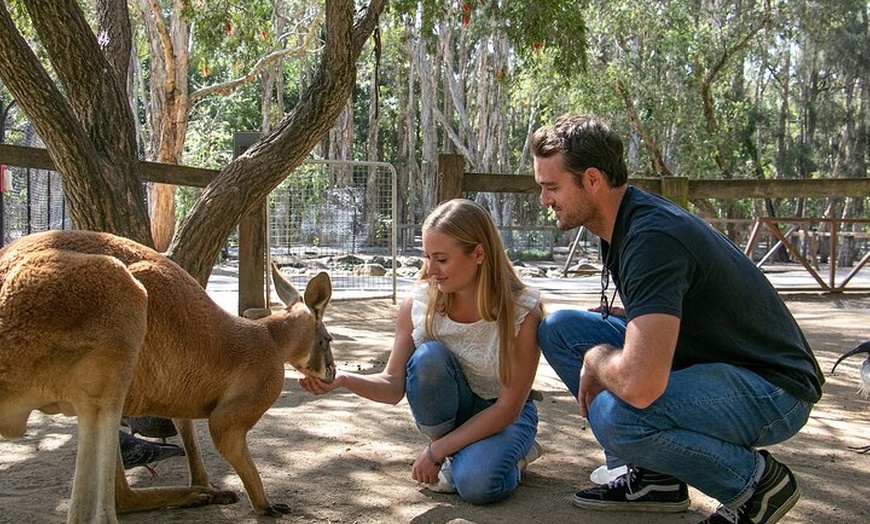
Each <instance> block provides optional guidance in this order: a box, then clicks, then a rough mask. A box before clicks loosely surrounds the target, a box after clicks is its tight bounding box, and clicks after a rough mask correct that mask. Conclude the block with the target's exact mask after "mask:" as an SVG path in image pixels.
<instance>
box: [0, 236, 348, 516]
mask: <svg viewBox="0 0 870 524" xmlns="http://www.w3.org/2000/svg"><path fill="white" fill-rule="evenodd" d="M271 269H272V271H271V272H272V278H273V280H274V282H275V288H276V290H277V291H278V296H279V297H280V298H281V300H282V301H283V302H284V304H285V305H286V308H285V309H283V310H281V311H279V312H275V313H274V314H270V315H268V316H265V317H263V318H258V319H256V320H250V319H247V318H241V317H237V316H234V315H232V314H230V313H227V312H226V311H224V310H223V309H222V308H221V307H220V306H218V305H217V304H216V303H215V302H214V301H213V300H212V299H211V298H210V297H209V296H208V294H207V293H206V292H205V290H204V289H203V288H202V287H201V286H200V285H199V284H198V283H197V282H196V280H194V279H193V278H192V277H191V276H190V275H189V274H188V273H187V272H185V271H184V270H183V269H182V268H181V267H180V266H178V265H177V264H175V263H174V262H172V261H171V260H170V259H169V258H167V257H165V256H164V255H162V254H160V253H158V252H156V251H154V250H153V249H150V248H148V247H146V246H143V245H141V244H138V243H136V242H133V241H131V240H129V239H125V238H122V237H118V236H114V235H110V234H106V233H95V232H88V231H49V232H45V233H37V234H33V235H28V236H26V237H22V238H21V239H18V240H16V241H14V242H12V243H10V244H9V245H7V246H6V247H5V248H3V249H2V250H0V435H2V436H4V437H10V438H14V437H20V436H22V435H23V434H24V431H25V429H26V424H27V418H28V417H29V415H30V413H31V412H32V411H33V410H40V411H43V412H45V413H48V414H56V413H62V414H64V415H69V416H73V415H75V416H77V417H78V419H77V435H78V438H77V440H78V444H77V451H76V466H75V477H74V479H73V487H72V494H71V503H70V508H69V513H68V516H67V522H70V523H73V522H76V523H78V522H82V523H83V522H87V523H111V524H115V523H117V513H125V512H130V511H141V510H151V509H157V508H164V507H178V506H198V505H204V504H215V503H217V504H229V503H234V502H237V501H238V500H239V498H238V495H237V494H236V493H235V492H233V491H231V490H221V489H218V488H215V487H212V486H211V484H210V483H209V479H208V474H207V473H206V470H205V466H204V464H203V462H202V457H201V455H200V452H199V444H198V440H197V436H196V432H195V430H194V426H193V420H194V419H208V428H209V433H210V435H211V438H212V440H213V442H214V444H215V447H216V449H217V450H218V452H219V453H220V454H221V456H223V457H224V459H226V460H227V462H229V463H230V465H232V467H233V469H235V471H236V473H237V474H238V475H239V477H240V478H241V480H242V482H243V484H244V487H245V491H246V493H247V494H248V498H249V499H250V502H251V506H252V508H253V510H254V512H255V513H256V514H258V515H266V516H279V515H281V514H283V513H287V512H289V510H290V508H289V506H287V505H286V504H277V503H276V504H273V503H270V502H269V500H268V498H267V497H266V493H265V491H264V489H263V483H262V480H261V479H260V474H259V472H258V471H257V467H256V466H255V464H254V462H253V461H252V459H251V455H250V453H249V451H248V446H247V440H246V437H247V433H248V431H249V430H250V429H251V428H252V427H253V426H254V425H255V424H256V423H257V421H259V419H260V417H261V416H262V415H263V413H265V412H266V410H267V409H268V408H269V407H270V406H271V405H272V404H273V403H274V402H275V400H276V399H277V398H278V396H279V395H280V393H281V390H282V388H283V385H284V363H285V362H287V363H289V364H291V365H292V366H293V367H294V368H296V369H297V370H299V371H300V372H302V373H304V374H306V375H310V376H316V377H318V378H321V379H323V380H326V381H331V380H332V379H333V378H334V377H335V363H334V361H333V357H332V350H331V347H330V344H331V341H332V337H331V336H330V335H329V333H328V332H327V330H326V328H325V327H324V325H323V315H324V310H325V308H326V305H327V303H328V302H329V300H330V298H331V296H332V284H331V282H330V279H329V276H328V275H327V274H326V273H320V274H318V275H317V276H315V277H313V278H312V279H311V280H310V281H309V282H308V284H307V286H306V289H305V297H304V301H303V300H302V299H301V298H300V296H299V292H298V291H297V290H296V289H295V288H294V287H293V285H292V284H291V283H290V282H289V281H288V280H287V279H286V278H284V277H283V275H282V274H281V272H280V271H279V270H278V268H277V267H276V266H274V264H273V265H272V268H271ZM255 313H256V312H255ZM142 415H153V416H160V417H165V418H171V419H173V422H174V423H175V425H176V427H177V428H178V430H179V434H180V435H181V438H182V441H183V443H184V447H185V452H186V455H187V459H188V467H189V470H190V486H183V487H181V486H179V487H157V488H144V489H132V488H131V487H130V486H129V484H128V482H127V478H126V475H125V474H124V469H123V464H122V462H121V458H120V449H119V446H118V427H119V425H120V422H121V417H122V416H142Z"/></svg>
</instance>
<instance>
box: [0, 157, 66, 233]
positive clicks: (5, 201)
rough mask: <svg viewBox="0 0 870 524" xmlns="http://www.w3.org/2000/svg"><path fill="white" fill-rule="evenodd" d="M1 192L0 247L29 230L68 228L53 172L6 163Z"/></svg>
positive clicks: (60, 185)
mask: <svg viewBox="0 0 870 524" xmlns="http://www.w3.org/2000/svg"><path fill="white" fill-rule="evenodd" d="M4 171H5V174H4V176H3V185H2V192H0V247H2V246H4V245H6V244H8V243H9V242H12V241H13V240H15V239H16V238H21V237H23V236H25V235H29V234H31V233H38V232H40V231H47V230H49V229H71V228H72V227H73V223H72V219H71V218H70V216H69V213H68V212H67V208H66V203H65V202H64V192H63V183H62V181H61V177H60V175H59V174H58V173H57V172H56V171H50V170H45V169H30V168H20V167H13V166H5V169H4Z"/></svg>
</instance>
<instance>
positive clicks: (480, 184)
mask: <svg viewBox="0 0 870 524" xmlns="http://www.w3.org/2000/svg"><path fill="white" fill-rule="evenodd" d="M0 164H6V165H11V166H17V167H25V168H34V169H49V170H55V167H54V162H52V160H51V158H49V156H48V152H47V151H46V150H45V149H39V148H32V147H23V146H14V145H9V144H0ZM436 172H437V175H436V176H437V177H438V179H437V180H436V193H437V200H438V201H439V202H441V201H443V200H446V199H448V198H454V197H458V196H461V195H462V194H463V192H466V191H485V192H493V193H537V192H538V191H539V188H538V185H537V184H536V183H535V180H534V177H533V176H532V175H512V174H494V173H471V172H465V158H464V157H463V156H462V155H453V154H442V155H440V156H439V157H438V167H437V171H436ZM217 173H218V172H217V171H216V170H211V169H200V168H193V167H187V166H179V165H170V164H161V163H157V162H142V166H141V176H142V179H143V181H147V182H158V183H165V184H175V185H186V186H194V187H205V186H206V185H207V184H208V183H209V182H210V181H211V180H212V179H214V178H215V176H216V175H217ZM631 183H632V184H634V185H636V186H638V187H641V188H643V189H645V190H648V191H651V192H654V193H658V194H660V195H662V196H664V197H666V198H669V199H670V200H673V201H674V202H677V203H679V204H681V205H683V206H684V207H685V206H686V205H687V204H688V202H689V201H692V200H696V199H705V198H717V199H724V200H733V199H739V198H765V197H769V198H790V197H847V196H849V197H861V196H868V195H870V179H867V178H860V179H811V180H748V179H747V180H744V179H740V180H695V179H688V178H683V177H662V178H632V179H631ZM252 215H254V216H252V217H246V218H244V219H242V222H241V223H240V232H244V235H242V234H240V238H239V252H240V253H245V254H246V256H245V257H241V256H240V259H239V297H240V299H239V300H240V303H239V311H244V309H246V308H248V307H262V306H263V304H264V303H265V302H264V300H265V299H264V298H263V292H262V289H263V282H264V281H263V278H264V276H263V265H262V264H254V263H253V261H254V260H258V259H260V260H262V258H263V257H264V256H265V251H264V250H265V245H266V242H265V234H266V233H265V230H264V228H263V227H259V226H256V225H255V226H254V227H251V224H252V223H253V224H258V223H259V222H258V221H261V220H262V217H261V216H260V215H261V214H260V213H256V212H255V213H252ZM781 220H785V219H781ZM817 220H818V219H817ZM251 221H253V222H251ZM257 257H259V258H257Z"/></svg>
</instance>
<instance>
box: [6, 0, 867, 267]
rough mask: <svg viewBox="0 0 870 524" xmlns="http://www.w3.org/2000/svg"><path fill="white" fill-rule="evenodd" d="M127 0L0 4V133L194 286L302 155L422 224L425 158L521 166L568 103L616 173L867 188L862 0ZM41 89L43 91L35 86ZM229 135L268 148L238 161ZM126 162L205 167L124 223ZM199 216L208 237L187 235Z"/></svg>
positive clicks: (828, 208)
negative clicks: (390, 183)
mask: <svg viewBox="0 0 870 524" xmlns="http://www.w3.org/2000/svg"><path fill="white" fill-rule="evenodd" d="M44 4H51V5H50V6H46V5H44ZM123 4H124V3H123V2H117V1H114V2H113V1H111V0H95V1H83V2H78V1H75V0H59V1H57V2H38V1H36V0H5V1H4V2H3V3H2V4H0V26H2V27H0V33H2V34H0V142H3V141H5V142H7V143H13V144H22V145H35V146H43V145H44V146H45V147H47V148H48V150H49V153H50V154H51V155H52V158H53V159H54V160H55V163H56V164H57V165H58V166H59V171H60V172H61V173H62V175H63V176H64V182H65V185H66V186H67V188H69V189H70V190H71V192H72V195H71V200H72V203H71V207H72V210H73V216H74V218H75V219H76V221H77V223H78V224H79V226H80V227H85V228H89V229H102V230H108V231H112V232H116V233H120V234H124V235H125V236H129V237H131V238H134V239H137V240H139V241H142V242H144V243H147V244H152V245H155V246H156V247H157V248H158V249H160V250H166V251H167V252H168V254H170V256H173V258H175V259H176V261H178V262H179V263H181V264H182V266H183V267H185V269H188V271H190V272H191V273H192V274H194V276H195V277H197V278H198V279H199V280H200V281H204V280H205V278H206V277H207V275H208V272H209V271H210V268H211V264H210V261H212V260H214V258H215V257H214V254H215V253H216V251H217V250H218V249H219V245H220V244H221V243H222V242H223V240H225V238H226V236H227V234H229V232H230V230H231V228H232V227H233V226H234V224H236V223H237V222H238V219H239V217H240V216H242V215H244V214H245V213H246V212H247V211H249V210H250V209H251V207H252V206H253V205H254V203H255V202H256V201H258V200H259V199H261V197H262V196H263V195H264V194H266V193H267V192H268V190H270V189H271V188H273V187H274V186H275V185H277V184H278V183H279V182H280V180H281V179H283V177H285V176H287V175H288V174H290V173H291V172H292V168H294V167H296V166H298V165H299V164H300V163H301V162H302V161H304V160H305V159H306V158H325V159H349V160H376V161H386V162H389V163H391V164H393V165H394V166H395V167H396V169H397V173H398V188H399V191H398V194H399V203H398V204H399V220H400V221H401V222H402V223H406V224H408V223H410V224H413V223H419V222H420V221H421V220H422V217H423V216H425V214H426V212H427V211H428V210H429V209H430V208H431V207H432V206H433V205H434V204H435V183H436V179H437V177H436V173H435V170H436V166H437V158H438V155H439V154H442V153H459V154H461V155H463V156H464V157H465V159H466V166H467V167H466V169H467V170H468V171H474V172H490V173H503V174H505V176H509V175H511V174H528V173H530V162H529V151H528V143H529V138H530V135H531V133H532V132H533V131H534V129H536V128H537V127H538V126H539V125H541V124H544V123H548V122H550V121H552V120H553V119H554V118H555V117H556V116H558V115H559V114H562V113H564V112H592V113H595V114H597V115H599V116H601V117H604V118H605V119H606V120H608V121H610V122H611V124H612V125H613V126H614V127H615V128H616V129H617V131H618V132H620V133H621V134H622V135H623V136H624V137H626V141H627V146H628V150H627V160H628V163H629V168H630V171H631V173H632V174H633V175H635V176H681V177H689V178H703V179H717V178H718V179H734V178H756V179H812V178H866V177H867V161H868V149H870V139H868V133H867V123H868V109H870V82H868V80H870V78H868V64H870V27H868V18H870V2H867V1H865V0H816V1H806V0H800V1H797V0H693V1H685V0H671V1H667V0H660V1H655V0H641V1H635V0H631V1H629V0H616V1H603V0H583V1H580V2H577V1H562V0H558V1H552V2H535V1H508V0H494V1H485V0H459V1H455V0H454V1H450V2H438V1H432V0H422V1H412V0H396V1H393V2H386V1H383V0H372V1H371V2H368V3H367V2H360V1H357V2H353V1H350V0H330V1H326V2H302V1H294V0H249V1H246V2H235V1H227V0H188V1H182V0H131V1H130V2H127V6H129V11H128V9H127V6H124V5H123ZM125 16H128V18H129V22H128V23H129V27H125V22H124V21H123V20H122V19H123V17H125ZM119 28H120V29H119ZM88 32H90V34H87V33H88ZM4 34H5V35H6V36H3V35H4ZM19 37H20V40H16V39H18V38H19ZM80 41H81V42H80ZM22 42H23V43H26V45H27V46H28V47H29V48H30V50H31V52H32V53H33V56H32V58H29V57H27V53H26V50H24V49H21V48H20V44H21V43H22ZM118 44H121V45H120V48H118ZM88 46H90V47H88ZM91 66H94V67H95V68H96V69H93V71H96V72H92V73H88V71H90V70H92V68H91ZM107 70H110V71H112V72H113V75H114V83H115V85H114V86H108V87H106V86H103V84H104V83H106V82H109V80H112V78H108V79H104V78H100V73H99V71H103V73H105V72H106V71H107ZM339 72H340V73H341V75H339ZM37 73H39V74H37ZM43 73H44V74H43ZM104 76H108V77H111V76H112V75H104ZM49 83H51V84H53V85H56V86H60V87H59V88H58V93H57V94H56V95H54V94H52V95H51V96H46V97H43V98H40V97H39V96H38V95H37V94H36V93H34V91H38V90H39V89H41V88H43V87H46V86H47V85H48V84H49ZM101 86H102V87H101ZM107 93H108V94H107ZM318 96H322V97H327V98H329V100H327V101H325V102H323V103H321V105H319V106H318V99H317V97H318ZM312 100H314V102H312ZM124 106H126V107H124ZM66 115H68V116H69V117H71V118H70V119H66V118H67V116H66ZM107 123H112V125H106V124H107ZM40 125H41V126H42V127H40ZM78 126H81V128H82V130H83V136H84V139H83V140H80V139H79V138H76V137H75V135H76V133H73V132H71V130H72V129H73V128H75V127H78ZM107 127H108V128H110V129H115V128H117V129H119V131H117V135H116V136H114V137H113V136H112V133H113V132H114V131H112V132H107V131H105V129H106V128H107ZM238 131H258V132H260V133H261V134H262V135H263V136H264V139H263V140H262V141H261V144H259V145H258V146H257V147H254V148H252V151H251V153H250V155H249V157H248V158H242V159H239V160H237V161H234V160H233V158H232V150H231V144H232V136H233V133H234V132H238ZM70 135H72V136H73V138H70ZM119 151H121V154H119ZM91 157H93V158H96V160H95V162H96V164H95V165H98V166H100V168H95V167H94V166H93V165H91V164H88V162H86V161H85V160H87V159H89V158H91ZM279 157H280V158H281V159H280V160H277V159H278V158H279ZM106 158H108V160H106ZM119 158H122V159H123V158H126V161H119ZM131 158H135V159H138V160H152V161H158V162H164V163H170V164H185V165H189V166H197V167H206V168H213V169H217V170H220V171H221V176H219V177H218V179H217V180H216V181H215V183H214V184H210V187H207V188H205V189H204V190H202V189H194V188H176V187H174V186H167V185H164V184H149V185H148V188H147V192H148V198H147V199H143V200H144V201H147V202H148V209H147V210H143V211H142V212H141V213H136V212H133V213H131V212H130V208H131V206H130V205H129V204H130V203H131V202H132V203H133V204H134V205H132V208H133V209H134V211H135V209H136V207H137V206H138V204H136V202H137V199H138V195H137V191H138V189H137V188H136V185H137V184H133V183H130V181H129V180H137V179H136V177H135V176H132V177H130V176H128V177H127V178H126V179H125V176H124V175H125V174H127V175H129V174H131V173H132V174H133V175H135V172H136V168H135V166H134V165H133V164H135V162H130V159H131ZM270 158H271V159H272V163H271V164H270V163H268V162H266V161H267V160H269V159H270ZM260 159H262V160H263V161H264V162H266V163H258V161H259V160H260ZM125 162H126V163H125ZM276 162H277V163H276ZM119 166H120V167H119ZM95 170H96V171H98V172H99V171H100V170H102V171H103V173H105V175H104V179H102V180H99V177H98V176H95V175H94V174H93V171H95ZM266 171H268V173H265V172H266ZM79 187H81V188H82V189H81V190H80V193H79V192H78V191H79V190H77V189H76V188H79ZM228 187H229V188H233V191H235V195H234V198H235V199H236V200H240V201H241V203H240V204H234V203H233V204H231V205H226V206H221V205H218V204H219V203H221V202H227V203H232V202H234V201H232V200H230V196H229V195H228V193H227V188H228ZM101 188H102V192H101ZM248 188H250V189H248ZM107 191H108V193H110V194H116V195H120V196H119V197H118V198H117V199H116V200H114V201H112V200H111V199H108V198H107V197H106V196H105V195H106V192H107ZM478 198H479V199H485V200H487V202H485V204H486V205H487V207H488V208H489V209H490V210H491V212H492V213H493V215H494V217H495V219H496V221H497V222H498V223H500V224H503V225H504V224H507V223H508V221H511V220H513V221H519V222H520V223H525V224H538V223H541V222H543V221H546V220H547V216H546V210H542V209H541V208H540V206H538V205H537V202H536V197H535V196H534V195H495V194H483V193H482V194H480V195H478ZM865 200H866V198H864V197H860V198H845V197H844V198H826V199H819V198H817V199H806V198H792V199H764V200H760V199H754V200H753V199H746V200H742V201H713V200H704V201H693V202H691V206H692V210H693V211H695V212H696V213H698V214H699V215H702V216H705V217H708V218H712V217H719V218H751V217H755V216H771V215H772V216H783V215H785V216H819V217H843V218H860V217H866V211H865V206H864V201H865ZM77 202H78V203H77ZM95 203H96V204H97V205H94V204H95ZM89 206H90V208H91V209H89V208H88V207H89ZM93 208H96V210H94V209H93ZM122 215H128V216H132V218H123V220H122V219H121V216H122ZM196 216H200V217H202V218H200V219H198V220H197V219H196V218H192V217H196ZM125 220H127V221H126V222H125ZM212 220H221V221H222V223H223V226H222V227H218V228H212V229H210V228H208V227H204V226H207V225H208V224H209V221H212ZM212 230H213V233H212V234H208V233H203V232H204V231H206V232H209V231H212ZM204 236H205V238H203V237H204ZM196 237H199V238H198V239H197V238H196Z"/></svg>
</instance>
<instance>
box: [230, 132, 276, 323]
mask: <svg viewBox="0 0 870 524" xmlns="http://www.w3.org/2000/svg"><path fill="white" fill-rule="evenodd" d="M258 140H260V133H234V134H233V158H236V157H238V156H239V155H241V154H242V153H244V152H245V150H247V149H248V148H249V147H251V146H252V145H253V144H254V143H256V142H257V141H258ZM265 260H266V202H265V201H262V202H258V203H257V204H256V205H255V206H254V208H253V209H252V210H251V212H249V213H248V214H247V215H245V216H244V217H242V220H241V221H240V222H239V311H238V314H239V315H241V314H242V313H244V312H245V310H246V309H248V308H252V307H256V308H264V307H268V304H267V302H266V294H265V289H266V280H265V265H266V264H265Z"/></svg>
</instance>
